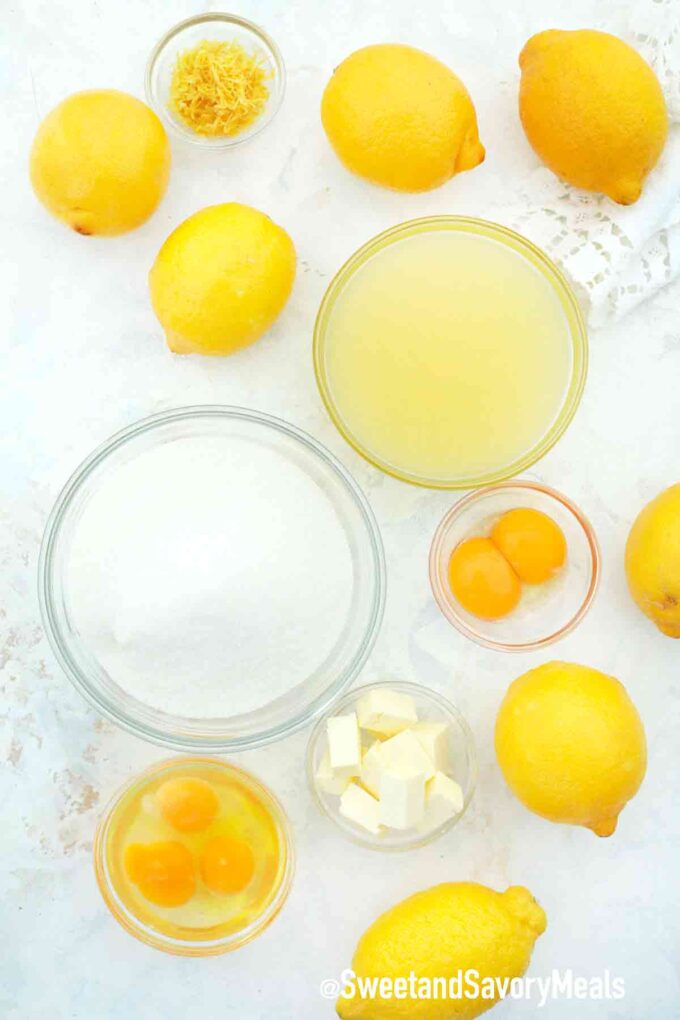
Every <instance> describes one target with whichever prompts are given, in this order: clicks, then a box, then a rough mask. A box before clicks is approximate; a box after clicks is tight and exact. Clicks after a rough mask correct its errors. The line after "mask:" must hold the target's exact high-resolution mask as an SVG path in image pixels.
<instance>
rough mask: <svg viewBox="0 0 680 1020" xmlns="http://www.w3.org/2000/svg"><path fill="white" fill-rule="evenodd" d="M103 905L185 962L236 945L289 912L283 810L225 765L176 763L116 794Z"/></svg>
mask: <svg viewBox="0 0 680 1020" xmlns="http://www.w3.org/2000/svg"><path fill="white" fill-rule="evenodd" d="M94 864H95V873H96V877H97V882H98V884H99V888H100V890H101V893H102V895H103V897H104V901H105V902H106V904H107V906H108V907H109V909H110V911H111V913H112V914H113V916H114V917H115V918H116V920H117V921H119V923H120V924H121V925H122V926H123V927H124V928H125V929H126V930H127V931H128V932H130V934H132V935H134V936H135V937H136V938H138V939H140V940H141V941H142V942H146V943H147V944H148V945H151V946H154V947H155V948H157V949H162V950H165V951H166V952H169V953H175V954H177V955H181V956H210V955H215V954H218V953H225V952H228V951H229V950H232V949H237V948H238V947H239V946H242V945H244V944H245V943H246V942H249V941H250V940H251V939H253V938H255V936H256V935H259V934H260V932H262V931H263V930H264V929H265V928H266V927H267V926H268V925H269V924H270V923H271V922H272V921H273V920H274V918H275V917H276V915H277V914H278V913H279V911H280V910H281V908H282V906H283V904H284V902H285V900H286V898H287V896H288V892H289V890H290V885H291V881H292V877H293V846H292V840H291V834H290V828H289V825H288V822H287V819H286V816H285V814H284V811H283V808H282V807H281V805H280V804H279V802H278V800H277V799H276V798H275V797H274V795H273V794H272V793H271V792H270V791H269V790H268V789H267V788H266V787H265V786H263V784H262V783H260V781H259V780H257V779H255V777H254V776H252V775H250V773H247V772H245V771H244V770H243V769H240V768H237V767H236V766H234V765H230V764H229V763H227V762H224V761H221V760H219V759H211V758H174V759H171V760H169V761H164V762H160V763H159V764H157V765H154V766H153V767H152V768H150V769H148V770H147V771H146V772H143V773H142V774H141V775H140V776H137V777H136V778H135V779H134V780H132V782H130V783H128V784H127V785H126V786H125V787H124V788H123V789H122V790H119V791H118V793H117V794H116V795H115V797H114V798H113V800H112V802H111V803H110V804H109V806H108V808H107V809H106V811H105V813H104V815H103V817H102V819H101V821H100V823H99V826H98V829H97V833H96V836H95V842H94Z"/></svg>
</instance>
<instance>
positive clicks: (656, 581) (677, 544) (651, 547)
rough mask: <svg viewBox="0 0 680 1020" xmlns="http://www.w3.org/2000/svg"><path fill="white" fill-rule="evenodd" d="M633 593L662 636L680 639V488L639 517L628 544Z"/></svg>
mask: <svg viewBox="0 0 680 1020" xmlns="http://www.w3.org/2000/svg"><path fill="white" fill-rule="evenodd" d="M626 576H627V578H628V587H629V588H630V593H631V595H632V596H633V598H634V599H635V601H636V602H637V604H638V606H639V607H640V609H641V610H642V612H643V613H644V614H645V616H648V617H649V618H650V620H653V621H654V623H655V624H656V626H657V627H658V628H659V630H660V631H661V633H662V634H667V635H668V637H674V638H680V484H678V485H671V487H670V488H669V489H665V490H664V491H663V492H662V493H660V494H659V495H658V496H657V497H656V499H653V500H652V501H651V503H648V504H647V506H646V507H644V509H643V510H642V511H641V512H640V514H639V515H638V517H637V519H636V521H635V523H634V524H633V527H632V528H631V530H630V534H629V536H628V542H627V543H626Z"/></svg>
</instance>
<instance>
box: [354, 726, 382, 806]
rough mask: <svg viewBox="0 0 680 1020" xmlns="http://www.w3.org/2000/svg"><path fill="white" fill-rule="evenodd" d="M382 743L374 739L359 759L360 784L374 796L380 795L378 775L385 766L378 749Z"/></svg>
mask: <svg viewBox="0 0 680 1020" xmlns="http://www.w3.org/2000/svg"><path fill="white" fill-rule="evenodd" d="M381 748H382V744H381V743H380V741H379V740H376V741H375V742H374V743H373V744H371V746H370V747H369V749H368V750H367V751H366V753H365V754H364V756H363V758H362V759H361V773H360V778H361V785H362V786H365V787H366V789H367V790H368V792H369V793H372V794H373V796H374V797H379V796H380V776H381V775H382V773H383V770H384V768H385V763H384V761H383V758H382V755H381V753H380V750H381Z"/></svg>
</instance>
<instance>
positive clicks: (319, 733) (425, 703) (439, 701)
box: [307, 681, 477, 851]
mask: <svg viewBox="0 0 680 1020" xmlns="http://www.w3.org/2000/svg"><path fill="white" fill-rule="evenodd" d="M382 688H384V689H385V690H390V691H397V692H398V693H399V694H408V695H410V696H411V697H412V698H413V699H414V701H415V703H416V709H417V712H418V721H419V722H444V723H447V724H448V726H449V760H450V762H451V766H452V767H451V770H450V775H451V777H452V778H453V779H455V781H456V782H457V783H458V784H459V785H460V787H461V789H462V791H463V810H462V811H461V812H459V814H457V815H454V816H453V817H452V818H449V819H448V820H447V821H446V822H444V823H443V824H442V825H440V826H438V827H437V828H434V829H431V830H430V831H429V832H426V833H422V832H412V831H405V832H399V831H397V830H387V831H385V832H384V833H381V834H380V835H379V836H374V835H373V834H372V833H370V832H367V831H366V829H362V828H361V827H360V826H358V825H355V824H354V823H353V822H351V821H350V820H349V819H347V818H344V817H343V815H341V814H340V811H339V806H340V798H339V797H338V796H335V795H334V794H330V793H326V792H325V791H324V790H322V789H320V788H319V785H318V783H317V781H316V774H317V770H318V767H319V764H320V762H321V759H322V757H323V755H324V752H325V751H326V722H327V720H328V718H329V717H330V716H334V715H342V714H343V713H346V712H352V711H353V710H354V709H356V705H357V702H358V701H359V699H360V698H362V697H363V696H364V695H365V694H367V693H368V692H369V691H375V690H380V689H382ZM307 781H308V783H309V788H310V790H311V792H312V796H313V798H314V800H315V801H316V804H317V805H318V807H319V809H320V810H321V812H322V814H324V815H326V816H327V817H328V818H330V819H331V821H333V822H334V823H335V824H336V825H337V826H338V828H339V829H340V830H341V831H342V833H343V834H344V835H345V836H347V838H348V839H351V840H352V842H353V843H358V844H359V845H360V846H364V847H368V848H369V849H370V850H386V851H400V850H413V849H415V848H416V847H421V846H426V845H427V844H428V843H432V842H434V840H435V839H439V837H440V836H443V835H444V833H445V832H448V831H449V829H451V828H453V826H454V825H456V824H457V823H458V822H459V821H460V820H461V818H462V817H463V815H464V814H465V812H466V811H467V809H468V806H469V804H470V801H471V800H472V797H473V794H474V792H475V785H476V782H477V753H476V750H475V742H474V737H473V736H472V731H471V730H470V727H469V726H468V724H467V723H466V721H465V719H464V718H463V716H462V715H461V714H460V712H459V711H458V709H457V708H456V707H455V706H454V705H452V704H451V702H450V701H447V699H446V698H444V697H442V695H441V694H437V693H436V692H435V691H431V690H429V688H427V687H423V686H421V685H420V684H414V683H406V682H404V681H394V682H392V681H386V682H380V683H375V684H366V685H365V686H364V687H357V688H356V689H355V690H353V691H350V692H349V693H348V694H346V695H345V696H344V697H343V698H342V699H341V700H340V701H338V702H336V703H335V704H334V705H333V709H332V711H330V712H328V714H327V715H325V716H324V717H323V718H322V719H319V721H318V722H317V724H316V726H315V727H314V729H313V731H312V734H311V736H310V738H309V744H308V745H307Z"/></svg>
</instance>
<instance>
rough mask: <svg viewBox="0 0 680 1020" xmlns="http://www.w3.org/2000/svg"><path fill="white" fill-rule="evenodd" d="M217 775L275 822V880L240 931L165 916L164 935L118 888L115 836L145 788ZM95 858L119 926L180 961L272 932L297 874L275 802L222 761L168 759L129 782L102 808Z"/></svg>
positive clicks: (99, 878) (282, 817)
mask: <svg viewBox="0 0 680 1020" xmlns="http://www.w3.org/2000/svg"><path fill="white" fill-rule="evenodd" d="M214 771H217V772H221V773H223V775H224V777H225V778H227V779H229V780H231V781H232V782H234V783H236V784H238V785H239V786H241V787H242V788H243V789H244V791H245V792H247V793H248V794H249V795H250V796H251V797H253V798H254V799H255V800H256V801H258V802H259V804H260V806H261V807H262V808H263V809H264V810H265V811H266V812H267V814H268V815H269V816H270V818H271V819H272V821H273V824H274V828H275V831H276V835H277V838H278V851H279V858H278V863H277V870H276V876H275V878H274V881H273V882H272V886H271V890H270V892H269V894H268V895H267V897H266V899H265V900H264V902H263V904H262V909H261V912H260V913H259V914H258V915H257V916H256V917H254V918H251V920H250V921H249V922H248V923H247V924H245V925H244V926H243V927H242V928H238V927H234V925H233V924H231V925H230V924H229V923H228V922H227V923H225V924H221V925H212V926H210V927H206V928H195V927H186V926H182V925H180V924H172V922H171V921H170V920H168V918H167V917H166V918H165V922H166V923H165V925H163V928H164V929H166V930H162V929H161V928H159V927H158V926H157V925H155V924H154V919H153V911H152V910H150V911H149V914H148V916H147V917H140V916H138V915H137V914H136V913H134V912H133V911H132V909H131V908H130V906H129V905H128V904H127V903H125V901H124V898H123V896H121V893H120V890H119V888H118V886H119V882H120V878H119V875H120V866H119V864H117V861H116V855H115V853H114V852H113V849H112V847H111V842H112V837H113V836H115V831H116V826H117V825H118V824H119V823H121V822H123V823H124V822H125V816H126V813H127V811H128V809H129V808H130V807H131V806H132V803H133V801H134V800H136V798H137V797H138V796H139V793H140V791H141V790H143V789H144V787H148V786H150V785H151V784H154V785H158V784H159V783H160V782H161V781H165V780H166V779H170V778H172V776H173V775H175V774H180V775H182V776H186V775H187V773H191V772H196V774H197V775H199V776H203V777H206V774H208V773H210V772H214ZM93 858H94V869H95V875H96V879H97V884H98V885H99V890H100V892H101V894H102V896H103V898H104V902H105V903H106V905H107V907H108V908H109V910H110V911H111V913H112V914H113V916H114V917H115V919H116V920H117V921H118V923H119V924H120V925H122V927H123V928H125V930H126V931H127V932H129V933H130V935H133V936H134V937H135V938H137V939H139V940H140V942H145V943H146V944H147V945H149V946H153V947H154V949H161V950H163V951H164V952H166V953H172V954H174V955H176V956H217V955H219V954H220V953H228V952H230V951H231V950H233V949H238V948H240V947H241V946H244V945H245V944H246V943H247V942H250V941H252V939H254V938H256V937H257V936H258V935H259V934H260V933H261V932H263V931H264V929H265V928H268V927H269V925H270V924H271V923H272V921H273V920H274V918H275V917H276V916H277V915H278V914H279V912H280V911H281V909H282V907H283V905H284V903H285V902H286V899H287V898H288V893H289V892H290V887H291V884H292V881H293V874H294V871H295V851H294V847H293V840H292V833H291V828H290V823H289V822H288V819H287V817H286V814H285V812H284V810H283V808H282V806H281V804H280V803H279V801H278V800H277V798H276V797H275V796H274V794H273V793H272V792H271V790H269V789H268V788H267V787H266V786H264V784H263V783H261V782H260V781H259V780H258V779H256V778H255V776H253V775H251V774H250V773H249V772H246V771H245V770H244V769H240V768H237V767H236V766H235V765H231V764H229V763H228V762H225V761H222V760H220V759H219V758H170V759H168V760H167V761H161V762H158V763H157V764H155V765H153V766H152V767H151V768H149V769H146V770H145V771H144V772H142V773H141V774H140V775H138V776H135V778H134V779H132V780H131V781H130V782H128V783H126V784H125V786H123V787H122V788H121V789H120V790H118V792H117V793H116V794H115V795H114V796H113V798H112V799H111V800H110V801H109V803H108V805H107V806H106V808H105V809H104V814H103V815H102V817H101V819H100V821H99V824H98V826H97V830H96V833H95V838H94V846H93ZM156 909H157V910H158V911H159V912H160V910H161V909H164V910H165V913H166V914H167V913H168V912H169V911H168V908H156Z"/></svg>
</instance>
